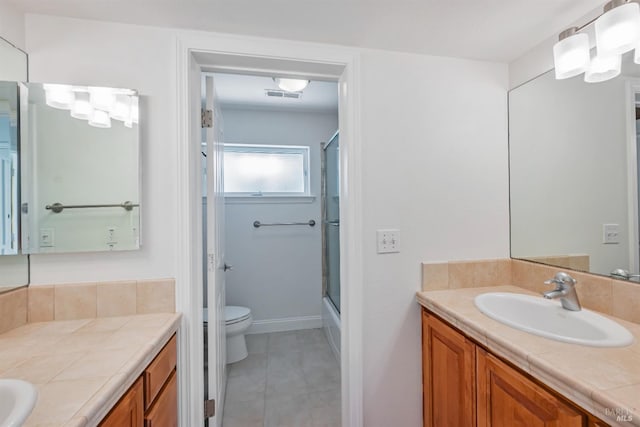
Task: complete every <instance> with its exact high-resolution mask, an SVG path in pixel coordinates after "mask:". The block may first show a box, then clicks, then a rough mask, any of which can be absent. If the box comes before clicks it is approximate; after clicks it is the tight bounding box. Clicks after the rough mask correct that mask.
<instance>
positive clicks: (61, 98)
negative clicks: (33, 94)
mask: <svg viewBox="0 0 640 427" xmlns="http://www.w3.org/2000/svg"><path fill="white" fill-rule="evenodd" d="M42 86H43V88H44V96H45V102H46V104H47V105H48V106H49V107H53V108H58V109H60V110H70V109H71V106H72V105H73V102H74V98H75V97H74V95H73V91H72V88H71V86H70V85H58V84H43V85H42Z"/></svg>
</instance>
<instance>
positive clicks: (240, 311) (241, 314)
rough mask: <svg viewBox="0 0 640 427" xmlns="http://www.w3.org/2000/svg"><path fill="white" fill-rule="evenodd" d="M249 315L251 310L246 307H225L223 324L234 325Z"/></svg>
mask: <svg viewBox="0 0 640 427" xmlns="http://www.w3.org/2000/svg"><path fill="white" fill-rule="evenodd" d="M250 315H251V310H249V309H248V308H247V307H240V306H237V305H227V306H225V308H224V321H225V323H227V324H229V323H236V322H239V321H241V320H244V319H246V318H247V317H249V316H250Z"/></svg>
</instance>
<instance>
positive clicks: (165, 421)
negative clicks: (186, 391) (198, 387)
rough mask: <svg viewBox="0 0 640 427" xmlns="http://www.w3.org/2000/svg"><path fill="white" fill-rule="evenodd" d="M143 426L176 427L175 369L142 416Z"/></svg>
mask: <svg viewBox="0 0 640 427" xmlns="http://www.w3.org/2000/svg"><path fill="white" fill-rule="evenodd" d="M144 425H145V427H177V425H178V382H177V381H176V371H175V369H174V370H173V372H172V373H171V376H170V377H169V379H168V380H167V382H166V383H165V385H164V387H163V388H162V391H161V392H160V393H159V394H158V398H157V399H156V400H155V402H154V403H153V406H151V409H149V411H148V412H147V413H146V414H145V416H144Z"/></svg>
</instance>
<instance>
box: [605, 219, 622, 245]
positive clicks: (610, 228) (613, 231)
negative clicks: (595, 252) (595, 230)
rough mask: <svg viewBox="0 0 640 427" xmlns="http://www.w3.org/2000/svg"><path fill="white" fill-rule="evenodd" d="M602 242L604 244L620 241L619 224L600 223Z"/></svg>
mask: <svg viewBox="0 0 640 427" xmlns="http://www.w3.org/2000/svg"><path fill="white" fill-rule="evenodd" d="M602 243H604V244H605V245H610V244H618V243H620V225H618V224H602Z"/></svg>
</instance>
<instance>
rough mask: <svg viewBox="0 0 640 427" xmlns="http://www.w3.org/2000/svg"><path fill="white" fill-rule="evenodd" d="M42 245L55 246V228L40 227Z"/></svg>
mask: <svg viewBox="0 0 640 427" xmlns="http://www.w3.org/2000/svg"><path fill="white" fill-rule="evenodd" d="M39 240H40V247H41V248H52V247H53V246H55V243H56V242H55V240H56V239H55V232H54V230H53V228H41V229H40V239H39Z"/></svg>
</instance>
